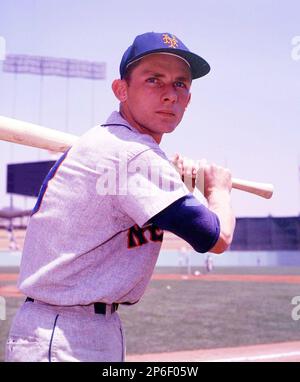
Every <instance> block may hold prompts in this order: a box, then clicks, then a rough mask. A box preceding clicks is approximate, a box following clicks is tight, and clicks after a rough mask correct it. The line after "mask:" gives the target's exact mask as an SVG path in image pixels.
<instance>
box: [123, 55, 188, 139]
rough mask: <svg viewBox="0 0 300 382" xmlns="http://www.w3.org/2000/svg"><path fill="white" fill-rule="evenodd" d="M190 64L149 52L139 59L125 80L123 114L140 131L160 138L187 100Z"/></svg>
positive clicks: (170, 128)
mask: <svg viewBox="0 0 300 382" xmlns="http://www.w3.org/2000/svg"><path fill="white" fill-rule="evenodd" d="M191 82H192V78H191V72H190V68H189V66H188V65H187V63H185V62H184V61H183V60H182V59H180V58H178V57H176V56H171V55H166V54H152V55H149V56H146V57H144V58H143V59H141V60H140V62H139V64H138V65H137V66H136V67H134V69H133V70H132V72H131V75H130V79H129V80H128V81H126V88H127V98H126V100H125V102H123V103H122V108H121V111H122V113H123V114H124V117H125V118H126V119H127V120H128V122H129V123H131V124H132V126H133V127H135V128H137V129H138V130H139V131H141V132H142V133H147V134H150V135H152V137H153V138H154V139H155V140H156V141H157V142H160V140H161V138H162V135H163V134H164V133H170V132H172V131H173V130H174V129H175V128H176V126H177V125H178V124H179V122H180V121H181V119H182V117H183V114H184V111H185V108H186V107H187V105H188V103H189V101H190V87H191Z"/></svg>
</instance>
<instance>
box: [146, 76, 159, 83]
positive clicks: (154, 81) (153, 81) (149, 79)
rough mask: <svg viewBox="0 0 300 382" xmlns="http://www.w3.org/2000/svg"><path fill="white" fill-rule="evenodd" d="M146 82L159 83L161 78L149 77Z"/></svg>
mask: <svg viewBox="0 0 300 382" xmlns="http://www.w3.org/2000/svg"><path fill="white" fill-rule="evenodd" d="M146 82H148V83H150V84H158V83H159V79H158V78H156V77H150V78H147V80H146Z"/></svg>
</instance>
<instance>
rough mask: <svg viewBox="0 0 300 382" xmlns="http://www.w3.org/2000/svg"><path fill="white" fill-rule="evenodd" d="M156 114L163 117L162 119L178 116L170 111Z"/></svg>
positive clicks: (161, 111)
mask: <svg viewBox="0 0 300 382" xmlns="http://www.w3.org/2000/svg"><path fill="white" fill-rule="evenodd" d="M156 113H157V114H159V115H161V116H162V117H175V116H176V114H175V113H173V112H172V111H170V110H159V111H157V112H156Z"/></svg>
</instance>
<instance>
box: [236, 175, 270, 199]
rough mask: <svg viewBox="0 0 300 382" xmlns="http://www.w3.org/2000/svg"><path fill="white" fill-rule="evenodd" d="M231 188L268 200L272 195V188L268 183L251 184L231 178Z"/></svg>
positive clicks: (248, 181) (250, 182) (247, 181)
mask: <svg viewBox="0 0 300 382" xmlns="http://www.w3.org/2000/svg"><path fill="white" fill-rule="evenodd" d="M232 188H236V189H238V190H242V191H246V192H250V193H251V194H255V195H258V196H261V197H263V198H265V199H270V198H271V197H272V195H273V191H274V187H273V185H272V184H270V183H259V182H252V181H250V180H244V179H238V178H232Z"/></svg>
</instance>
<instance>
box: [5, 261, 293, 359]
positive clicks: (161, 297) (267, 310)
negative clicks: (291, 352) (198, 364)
mask: <svg viewBox="0 0 300 382" xmlns="http://www.w3.org/2000/svg"><path fill="white" fill-rule="evenodd" d="M198 269H199V270H200V271H202V272H203V273H204V270H203V269H201V268H198ZM1 272H3V273H4V272H5V273H8V272H16V269H12V268H10V269H5V270H4V269H2V270H1ZM179 272H183V270H181V269H180V268H172V269H170V268H159V269H156V273H179ZM213 273H214V274H218V273H220V274H222V273H225V274H244V275H247V274H283V275H285V274H295V275H296V274H300V270H299V268H293V267H287V268H278V267H276V268H264V267H253V268H238V267H237V268H219V269H216V270H214V272H213ZM9 283H10V284H11V283H12V282H9ZM7 284H8V282H7V281H6V282H4V281H0V287H1V286H4V285H7ZM297 295H300V284H288V283H276V282H268V283H263V282H261V283H259V282H247V281H243V282H231V281H226V282H223V281H216V282H215V281H199V280H178V281H176V280H152V281H151V283H150V284H149V286H148V289H147V291H146V293H145V295H144V297H143V298H142V299H141V301H140V302H139V303H138V304H136V305H134V306H131V307H128V306H121V308H120V310H119V312H120V315H121V318H122V320H123V324H124V328H125V333H126V339H127V353H128V354H137V353H139V354H143V353H150V352H165V351H178V350H192V349H207V348H217V347H231V346H240V345H253V344H262V343H273V342H284V341H297V340H300V321H293V320H292V317H291V311H292V308H293V306H292V304H291V299H292V298H293V297H294V296H297ZM22 302H23V298H16V297H9V298H6V312H7V319H6V320H5V321H0V360H1V361H2V360H3V358H4V344H5V339H6V337H7V334H8V330H9V327H10V323H11V319H12V317H13V316H14V314H15V312H16V309H17V308H18V306H19V305H20V304H21V303H22ZM79 335H80V334H79Z"/></svg>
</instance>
